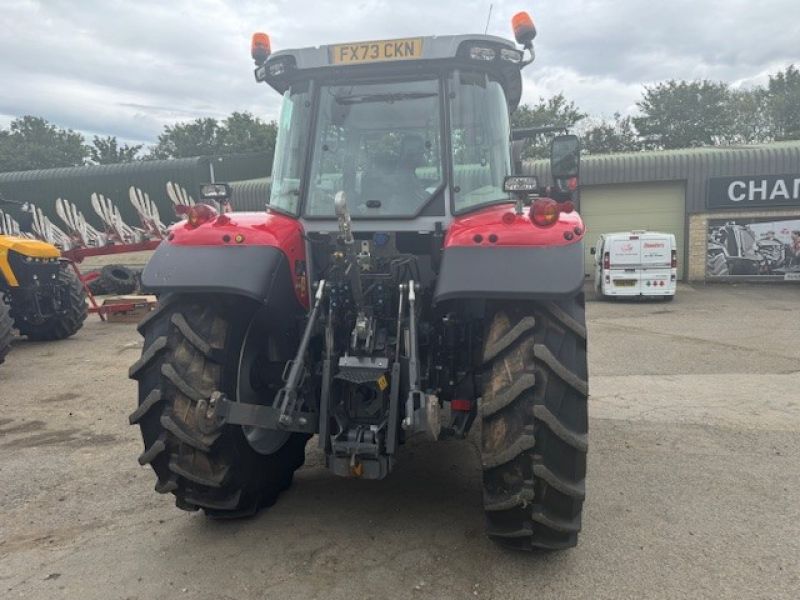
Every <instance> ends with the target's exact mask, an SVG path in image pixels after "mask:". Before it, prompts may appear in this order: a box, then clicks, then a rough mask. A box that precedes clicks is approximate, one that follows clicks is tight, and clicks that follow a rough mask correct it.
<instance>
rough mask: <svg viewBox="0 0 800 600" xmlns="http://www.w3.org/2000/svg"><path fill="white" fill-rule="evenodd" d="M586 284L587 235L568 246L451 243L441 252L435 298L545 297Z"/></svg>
mask: <svg viewBox="0 0 800 600" xmlns="http://www.w3.org/2000/svg"><path fill="white" fill-rule="evenodd" d="M582 287H583V241H580V242H575V243H573V244H568V245H565V246H544V247H532V246H488V247H487V246H451V247H449V248H445V249H444V251H443V255H442V263H441V268H440V270H439V277H438V280H437V282H436V291H435V293H434V302H437V303H438V302H443V301H446V300H454V299H487V300H488V299H503V298H508V299H509V300H515V299H526V298H529V299H533V300H538V299H541V300H545V299H551V298H558V297H563V296H572V295H575V294H577V293H578V292H579V291H580V290H581V288H582Z"/></svg>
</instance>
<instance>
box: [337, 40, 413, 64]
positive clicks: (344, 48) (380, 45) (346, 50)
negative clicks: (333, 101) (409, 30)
mask: <svg viewBox="0 0 800 600" xmlns="http://www.w3.org/2000/svg"><path fill="white" fill-rule="evenodd" d="M328 52H329V58H330V62H331V64H334V65H342V64H352V63H365V62H379V61H383V60H409V59H413V58H421V57H422V38H405V39H401V40H381V41H378V42H359V43H356V44H337V45H335V46H331V47H330V49H329V50H328Z"/></svg>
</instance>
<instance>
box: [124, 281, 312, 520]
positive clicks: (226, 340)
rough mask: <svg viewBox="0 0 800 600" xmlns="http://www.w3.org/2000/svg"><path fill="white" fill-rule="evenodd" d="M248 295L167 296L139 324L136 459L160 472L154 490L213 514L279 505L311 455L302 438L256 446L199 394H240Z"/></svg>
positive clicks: (134, 372) (236, 513)
mask: <svg viewBox="0 0 800 600" xmlns="http://www.w3.org/2000/svg"><path fill="white" fill-rule="evenodd" d="M245 306H247V305H246V301H244V300H243V299H241V298H239V299H225V298H218V297H216V298H215V297H210V296H205V297H204V296H174V297H168V298H165V299H162V301H161V304H160V306H159V307H158V309H157V310H156V311H154V312H153V313H151V314H150V315H148V316H147V317H146V318H145V320H144V321H143V322H142V323H141V324H140V325H139V332H140V333H141V334H142V335H143V336H144V348H143V351H142V356H141V358H140V359H139V360H138V361H137V362H136V363H135V364H134V365H133V366H132V367H131V369H130V377H131V378H132V379H135V380H137V381H138V382H139V406H138V408H137V409H136V410H135V411H134V412H133V413H132V414H131V415H130V423H131V424H132V425H133V424H138V425H139V427H140V428H141V433H142V438H143V440H144V452H143V453H142V454H141V456H139V463H140V464H142V465H147V464H149V465H150V466H151V467H152V468H153V470H154V471H155V473H156V477H157V478H158V479H157V482H156V486H155V489H156V491H157V492H160V493H170V492H171V493H173V494H174V495H175V504H176V505H177V506H178V508H181V509H184V510H189V511H192V510H197V509H198V508H202V509H203V510H204V511H205V513H206V514H207V515H209V516H212V517H222V518H226V517H228V518H231V517H242V516H250V515H252V514H254V513H255V512H256V511H258V509H259V508H261V507H264V506H269V505H271V504H273V503H274V502H275V500H276V499H277V497H278V495H279V494H280V492H281V491H283V490H285V489H286V488H288V487H289V486H290V485H291V483H292V479H293V476H294V472H295V470H296V469H298V468H299V467H300V466H302V465H303V463H304V461H305V444H306V441H307V440H308V437H309V436H307V435H305V434H297V433H295V434H292V435H291V436H290V437H289V439H288V441H287V442H286V443H285V444H284V445H283V446H282V447H281V448H280V449H279V450H278V451H277V452H275V453H274V454H270V455H262V454H258V453H257V452H255V451H254V450H253V449H252V448H251V447H250V445H249V443H248V442H247V440H246V438H245V437H244V434H243V433H242V428H241V427H239V426H222V427H220V426H218V425H216V424H215V423H213V422H211V423H209V420H208V419H207V418H206V416H205V415H204V413H203V411H202V409H198V403H199V402H200V401H201V400H207V399H208V398H209V397H210V395H211V394H212V392H214V391H217V390H219V391H222V392H224V393H225V394H227V395H228V397H229V398H235V397H236V396H235V392H236V378H237V371H238V361H239V352H240V349H241V346H242V341H243V339H244V335H245V331H246V327H247V325H248V322H249V318H250V317H251V316H252V312H253V311H252V310H250V311H248V310H246V309H245Z"/></svg>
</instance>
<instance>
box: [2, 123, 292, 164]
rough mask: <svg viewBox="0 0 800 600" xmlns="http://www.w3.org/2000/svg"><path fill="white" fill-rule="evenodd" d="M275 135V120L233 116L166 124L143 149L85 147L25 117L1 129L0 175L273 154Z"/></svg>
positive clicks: (96, 142)
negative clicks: (192, 157) (136, 162)
mask: <svg viewBox="0 0 800 600" xmlns="http://www.w3.org/2000/svg"><path fill="white" fill-rule="evenodd" d="M276 135H277V125H276V123H275V122H274V121H271V122H265V121H263V120H262V119H259V118H258V117H255V116H253V115H252V114H250V113H248V112H234V113H232V114H231V115H229V116H228V117H226V118H225V119H222V120H217V119H213V118H202V119H196V120H194V121H190V122H186V123H176V124H174V125H167V126H165V127H164V130H163V132H162V133H161V134H160V135H159V136H158V141H157V142H156V143H155V144H154V145H153V146H151V147H149V148H147V149H145V147H144V145H142V144H120V143H119V141H118V140H117V138H116V137H115V136H94V137H93V139H92V141H91V142H88V143H87V141H86V138H85V137H84V136H83V135H82V134H80V133H78V132H77V131H73V130H71V129H62V128H60V127H58V126H56V125H54V124H52V123H50V122H48V121H47V120H45V119H43V118H42V117H34V116H30V115H27V116H24V117H19V118H18V119H14V120H13V121H12V122H11V124H10V125H9V127H8V129H0V172H5V171H25V170H29V169H49V168H54V167H77V166H83V165H110V164H117V163H124V162H131V161H134V160H154V159H163V158H186V157H190V156H219V155H227V154H237V153H240V152H263V151H267V150H268V151H271V150H273V149H274V148H275V137H276Z"/></svg>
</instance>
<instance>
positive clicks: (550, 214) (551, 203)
mask: <svg viewBox="0 0 800 600" xmlns="http://www.w3.org/2000/svg"><path fill="white" fill-rule="evenodd" d="M560 213H561V210H560V207H559V206H558V203H557V202H556V201H555V200H551V199H550V198H538V199H536V200H534V201H533V206H532V207H531V221H533V222H534V223H535V224H536V225H539V226H540V227H550V226H551V225H555V223H556V221H558V215H559V214H560Z"/></svg>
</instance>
